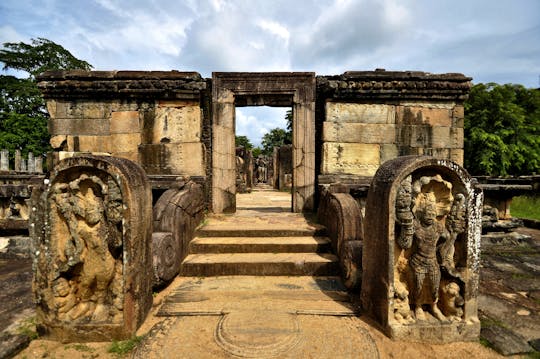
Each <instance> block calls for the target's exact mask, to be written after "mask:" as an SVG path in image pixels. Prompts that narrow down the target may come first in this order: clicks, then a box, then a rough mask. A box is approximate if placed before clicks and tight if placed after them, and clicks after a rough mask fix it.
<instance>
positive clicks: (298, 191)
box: [39, 70, 470, 213]
mask: <svg viewBox="0 0 540 359" xmlns="http://www.w3.org/2000/svg"><path fill="white" fill-rule="evenodd" d="M39 81H40V82H39V86H40V88H41V90H42V92H43V94H44V96H45V98H46V99H47V107H48V110H49V113H50V115H51V121H50V124H49V130H50V133H51V136H52V138H51V144H52V146H53V148H54V149H55V156H56V159H55V160H58V159H62V158H64V157H66V156H69V154H70V153H72V152H94V153H96V152H97V153H99V152H101V153H108V154H112V155H113V156H118V157H124V158H128V159H131V160H133V161H135V162H137V163H139V164H140V165H141V166H142V167H143V169H144V170H145V171H146V173H147V174H149V175H150V176H156V175H157V176H166V175H175V176H178V175H188V176H191V177H192V178H199V179H200V182H201V183H204V184H205V188H206V193H207V202H208V204H209V207H210V208H211V210H212V211H213V212H215V213H221V212H230V211H234V210H235V200H234V197H235V193H236V192H235V191H236V186H235V184H236V168H235V167H236V159H235V146H234V129H235V125H234V123H235V121H234V119H235V116H234V113H235V108H236V107H238V106H260V105H268V106H291V107H292V110H293V111H292V112H293V144H292V146H293V149H292V168H293V171H292V172H293V176H292V177H293V189H292V199H293V211H295V212H301V211H312V210H313V209H314V208H315V204H316V196H317V194H316V193H317V191H316V185H317V184H318V185H322V186H327V185H329V184H332V183H343V184H349V185H350V186H351V187H353V188H354V187H355V186H357V185H358V184H359V183H365V182H366V181H369V178H371V176H373V175H374V174H375V171H376V170H377V168H378V167H379V166H380V165H381V164H382V163H384V162H385V161H387V160H389V159H392V158H395V157H397V156H402V155H411V154H417V155H433V156H435V157H438V158H445V159H451V160H453V161H455V162H457V163H459V164H461V163H462V162H463V106H462V102H463V100H464V99H465V98H466V96H467V94H468V91H469V88H470V78H468V77H465V76H463V75H461V74H442V75H432V74H427V73H423V72H387V71H382V70H381V71H366V72H346V73H344V74H343V75H338V76H315V74H314V73H294V72H293V73H221V72H218V73H214V74H213V77H212V79H203V78H202V77H201V76H200V75H199V74H198V73H194V72H176V71H170V72H156V71H153V72H135V71H114V72H100V71H93V72H85V71H60V72H58V71H57V72H47V73H45V74H43V75H41V76H40V77H39ZM53 162H54V160H53Z"/></svg>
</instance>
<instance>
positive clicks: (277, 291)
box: [157, 187, 356, 318]
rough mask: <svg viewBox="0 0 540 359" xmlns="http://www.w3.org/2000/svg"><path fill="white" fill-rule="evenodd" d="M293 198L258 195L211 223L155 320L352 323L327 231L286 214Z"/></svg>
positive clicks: (195, 243)
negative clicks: (283, 317)
mask: <svg viewBox="0 0 540 359" xmlns="http://www.w3.org/2000/svg"><path fill="white" fill-rule="evenodd" d="M290 197H291V196H290V194H288V193H283V192H276V191H270V190H268V189H267V188H265V187H262V188H258V191H256V192H255V193H251V194H242V195H237V211H236V213H234V214H232V215H213V216H210V217H208V218H207V219H206V221H205V223H204V225H203V226H201V227H200V228H199V229H198V230H197V232H196V237H195V238H194V239H193V240H192V241H191V243H190V247H189V254H188V255H187V256H186V258H185V259H184V261H183V262H182V267H181V273H180V275H179V278H177V279H176V281H175V289H174V290H173V291H172V292H171V293H170V294H169V296H168V297H167V298H166V299H165V301H164V303H163V305H162V306H161V308H160V309H159V311H158V313H157V315H158V316H201V315H202V316H208V315H210V316H211V315H217V316H222V315H228V313H244V314H245V313H252V312H261V311H263V312H269V313H271V314H268V315H269V318H270V317H272V316H273V315H274V313H292V314H304V315H306V314H307V315H309V314H312V315H326V316H328V315H329V316H354V315H356V309H355V307H354V306H353V305H352V303H351V302H350V298H349V296H348V293H347V291H346V289H345V287H344V286H343V283H342V282H341V278H340V277H339V276H338V274H339V265H338V258H337V257H336V256H335V255H334V254H332V253H331V252H330V251H331V245H330V240H329V239H328V238H327V237H326V230H325V228H324V227H323V226H321V225H319V224H316V223H315V222H314V221H312V220H310V219H309V218H306V217H305V216H304V215H302V214H298V213H291V212H290V208H291V201H290ZM244 314H242V315H244ZM245 315H246V316H247V317H249V315H251V314H249V315H248V314H245ZM247 317H246V318H247Z"/></svg>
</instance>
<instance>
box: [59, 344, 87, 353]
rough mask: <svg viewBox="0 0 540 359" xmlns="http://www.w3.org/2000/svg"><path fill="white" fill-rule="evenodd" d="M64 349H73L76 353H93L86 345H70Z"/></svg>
mask: <svg viewBox="0 0 540 359" xmlns="http://www.w3.org/2000/svg"><path fill="white" fill-rule="evenodd" d="M65 348H66V349H75V350H76V351H78V352H87V353H91V352H93V351H94V349H92V348H90V347H89V346H88V345H86V344H70V345H66V346H65Z"/></svg>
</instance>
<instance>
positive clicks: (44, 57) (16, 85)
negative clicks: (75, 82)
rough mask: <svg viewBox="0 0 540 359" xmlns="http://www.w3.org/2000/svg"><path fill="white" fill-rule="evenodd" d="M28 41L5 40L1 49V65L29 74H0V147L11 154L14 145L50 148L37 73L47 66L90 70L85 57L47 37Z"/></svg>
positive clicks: (35, 149) (41, 151) (31, 149)
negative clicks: (29, 42)
mask: <svg viewBox="0 0 540 359" xmlns="http://www.w3.org/2000/svg"><path fill="white" fill-rule="evenodd" d="M31 41H32V43H31V44H26V43H23V42H20V43H4V44H3V46H4V48H3V49H1V50H0V62H2V63H3V69H4V70H8V69H14V70H20V71H25V72H27V73H28V78H26V79H24V78H16V77H14V76H9V75H0V149H8V150H9V151H10V154H11V155H12V156H13V153H14V152H15V150H16V149H19V150H21V151H22V153H23V155H26V154H27V153H28V152H33V153H35V154H38V155H41V154H44V153H46V152H47V151H49V150H50V146H49V135H48V132H47V119H48V118H49V115H48V114H47V111H46V108H45V101H44V100H43V98H42V96H41V93H40V92H39V89H38V88H37V84H36V81H35V78H36V76H37V75H38V74H39V73H41V72H43V71H46V70H70V69H82V70H90V69H91V68H92V66H91V65H90V64H89V63H87V62H86V61H82V60H79V59H77V58H75V57H74V56H73V55H72V54H71V53H70V52H69V51H68V50H66V49H64V48H63V47H62V46H60V45H58V44H56V43H54V42H52V41H49V40H47V39H42V38H38V39H32V40H31Z"/></svg>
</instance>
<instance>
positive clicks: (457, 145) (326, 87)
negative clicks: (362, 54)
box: [317, 70, 470, 182]
mask: <svg viewBox="0 0 540 359" xmlns="http://www.w3.org/2000/svg"><path fill="white" fill-rule="evenodd" d="M469 81H470V78H467V77H464V76H463V75H460V74H444V75H431V74H427V73H422V72H387V71H382V70H381V71H370V72H346V73H344V74H343V75H341V76H321V77H318V78H317V96H318V99H317V100H318V101H321V102H323V103H324V105H323V106H321V107H322V108H324V111H323V113H319V118H318V119H317V120H318V121H322V134H321V138H322V141H321V143H322V145H321V146H322V151H321V164H320V174H321V175H322V177H324V178H325V180H326V179H328V176H334V177H336V178H337V177H339V176H343V175H349V176H352V177H358V178H360V177H372V176H373V175H374V174H375V172H376V171H377V169H378V168H379V166H380V165H381V164H383V163H384V162H386V161H388V160H390V159H393V158H396V157H398V156H406V155H430V156H434V157H437V158H441V159H451V160H453V161H455V162H457V163H459V164H462V163H463V101H464V99H465V98H466V96H467V93H468V90H469V87H470V82H469ZM323 182H324V180H323Z"/></svg>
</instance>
